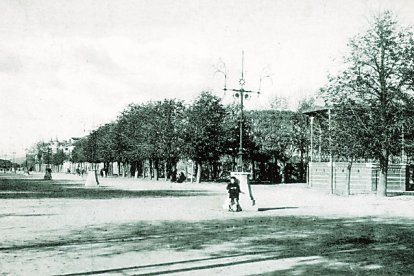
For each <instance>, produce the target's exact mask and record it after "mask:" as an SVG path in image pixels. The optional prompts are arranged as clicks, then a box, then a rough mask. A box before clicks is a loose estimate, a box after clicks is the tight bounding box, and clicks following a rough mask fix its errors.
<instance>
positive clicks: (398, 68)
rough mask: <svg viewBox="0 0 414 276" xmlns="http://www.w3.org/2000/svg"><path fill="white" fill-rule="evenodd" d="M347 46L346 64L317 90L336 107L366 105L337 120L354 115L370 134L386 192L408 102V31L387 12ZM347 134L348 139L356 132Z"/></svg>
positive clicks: (413, 49)
mask: <svg viewBox="0 0 414 276" xmlns="http://www.w3.org/2000/svg"><path fill="white" fill-rule="evenodd" d="M348 46H349V49H350V53H349V55H348V56H346V57H345V59H344V63H345V69H344V70H343V71H342V72H340V73H338V74H337V75H336V76H332V77H331V78H330V81H329V84H328V85H327V86H326V87H325V88H324V89H323V91H322V92H323V93H324V95H325V97H326V99H327V100H328V102H329V103H330V104H332V105H333V106H334V107H335V108H337V107H338V108H348V109H349V110H352V108H354V107H356V108H357V109H364V110H365V113H364V116H362V117H361V116H358V115H357V113H351V114H350V116H348V117H345V118H342V119H343V120H353V122H354V123H355V125H357V126H358V128H360V129H363V130H364V133H363V135H364V136H365V137H369V138H370V143H367V144H365V146H366V147H367V148H369V150H370V152H371V155H372V156H373V157H374V158H375V159H377V160H379V164H380V181H379V184H378V187H377V194H378V195H386V186H387V171H388V165H389V160H390V156H391V155H392V154H397V151H398V149H399V142H398V141H399V139H398V138H399V137H400V135H401V129H402V127H401V125H402V122H404V121H405V120H404V118H406V117H407V112H408V111H409V110H411V109H412V107H413V106H412V92H413V88H414V81H413V79H414V58H413V57H414V39H413V34H412V32H411V30H410V29H404V28H402V27H400V26H399V25H398V23H397V21H396V19H395V16H394V15H393V14H392V13H391V12H389V11H387V12H384V13H382V14H380V15H379V16H377V17H375V18H374V20H373V22H372V25H371V26H370V28H369V29H368V30H367V31H366V32H363V33H361V34H359V35H357V36H355V37H354V38H353V39H352V40H351V41H350V42H349V44H348ZM360 115H361V114H360ZM365 115H366V116H365ZM408 128H409V129H410V128H411V126H408ZM352 129H354V128H352ZM350 133H351V134H352V137H353V138H357V136H356V135H359V134H360V133H359V132H356V133H353V132H352V131H350Z"/></svg>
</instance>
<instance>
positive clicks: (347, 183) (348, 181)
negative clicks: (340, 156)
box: [346, 160, 352, 195]
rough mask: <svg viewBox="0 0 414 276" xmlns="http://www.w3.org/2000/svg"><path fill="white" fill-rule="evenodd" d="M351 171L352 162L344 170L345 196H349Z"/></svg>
mask: <svg viewBox="0 0 414 276" xmlns="http://www.w3.org/2000/svg"><path fill="white" fill-rule="evenodd" d="M351 169H352V160H350V161H349V162H348V166H347V170H346V194H347V195H350V194H351Z"/></svg>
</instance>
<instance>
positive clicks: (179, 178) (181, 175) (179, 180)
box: [177, 172, 187, 183]
mask: <svg viewBox="0 0 414 276" xmlns="http://www.w3.org/2000/svg"><path fill="white" fill-rule="evenodd" d="M186 179H187V177H185V175H184V173H183V172H180V175H179V176H178V179H177V183H183V182H184V181H185V180H186Z"/></svg>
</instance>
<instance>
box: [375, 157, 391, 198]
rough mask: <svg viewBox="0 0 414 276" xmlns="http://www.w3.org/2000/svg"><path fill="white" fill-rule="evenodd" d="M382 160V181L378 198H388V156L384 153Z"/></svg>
mask: <svg viewBox="0 0 414 276" xmlns="http://www.w3.org/2000/svg"><path fill="white" fill-rule="evenodd" d="M383 156H384V157H383V158H381V159H380V179H379V181H378V186H377V196H387V175H388V154H387V152H385V151H384V153H383Z"/></svg>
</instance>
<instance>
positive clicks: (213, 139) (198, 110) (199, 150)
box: [183, 91, 226, 182]
mask: <svg viewBox="0 0 414 276" xmlns="http://www.w3.org/2000/svg"><path fill="white" fill-rule="evenodd" d="M225 115H226V112H225V109H224V106H223V104H222V103H221V99H220V98H218V97H217V96H214V95H213V94H212V93H211V92H208V91H204V92H202V93H201V94H200V95H199V97H198V98H197V99H196V101H195V102H194V103H193V105H192V106H190V108H189V109H188V111H187V122H186V129H185V142H186V143H185V147H184V148H183V152H184V153H185V154H186V156H188V157H189V158H191V159H193V160H194V161H195V162H196V164H197V177H196V179H197V182H200V180H201V173H202V171H201V170H202V164H203V163H204V162H206V161H214V160H218V159H219V157H220V155H221V154H222V153H223V145H222V141H223V140H222V138H221V136H222V135H223V134H224V130H223V127H222V126H223V124H222V122H223V120H224V118H225Z"/></svg>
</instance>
